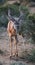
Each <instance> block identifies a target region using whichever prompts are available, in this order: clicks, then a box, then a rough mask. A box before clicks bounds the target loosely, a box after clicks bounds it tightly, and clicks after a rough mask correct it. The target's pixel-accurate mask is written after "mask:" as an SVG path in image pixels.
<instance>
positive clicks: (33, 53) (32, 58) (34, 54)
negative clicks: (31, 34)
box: [27, 49, 35, 62]
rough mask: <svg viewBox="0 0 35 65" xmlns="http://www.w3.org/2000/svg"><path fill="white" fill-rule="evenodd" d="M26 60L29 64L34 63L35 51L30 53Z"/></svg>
mask: <svg viewBox="0 0 35 65" xmlns="http://www.w3.org/2000/svg"><path fill="white" fill-rule="evenodd" d="M27 59H28V60H29V61H31V62H35V49H33V50H32V51H31V55H28V57H27Z"/></svg>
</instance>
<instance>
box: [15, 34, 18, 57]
mask: <svg viewBox="0 0 35 65" xmlns="http://www.w3.org/2000/svg"><path fill="white" fill-rule="evenodd" d="M17 43H18V39H17V35H15V56H18V49H17Z"/></svg>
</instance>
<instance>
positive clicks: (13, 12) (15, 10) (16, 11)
mask: <svg viewBox="0 0 35 65" xmlns="http://www.w3.org/2000/svg"><path fill="white" fill-rule="evenodd" d="M9 8H10V10H11V15H12V16H13V15H14V16H19V15H20V12H19V6H18V5H9Z"/></svg>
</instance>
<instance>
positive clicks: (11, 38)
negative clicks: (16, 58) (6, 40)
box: [10, 36, 13, 57]
mask: <svg viewBox="0 0 35 65" xmlns="http://www.w3.org/2000/svg"><path fill="white" fill-rule="evenodd" d="M12 41H13V39H12V36H11V37H10V57H12Z"/></svg>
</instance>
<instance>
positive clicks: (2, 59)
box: [0, 27, 35, 65]
mask: <svg viewBox="0 0 35 65" xmlns="http://www.w3.org/2000/svg"><path fill="white" fill-rule="evenodd" d="M18 41H19V42H18V54H19V56H20V55H21V53H22V50H23V49H28V51H29V50H30V49H31V48H33V47H34V48H35V46H34V45H33V44H32V45H31V44H24V43H25V39H24V38H23V37H22V36H19V35H18ZM9 43H10V40H9V37H8V34H7V31H6V29H5V28H3V27H2V28H0V50H2V52H1V53H0V65H35V63H27V61H20V60H19V61H16V60H13V59H12V60H10V58H9V56H10V47H9Z"/></svg>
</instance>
